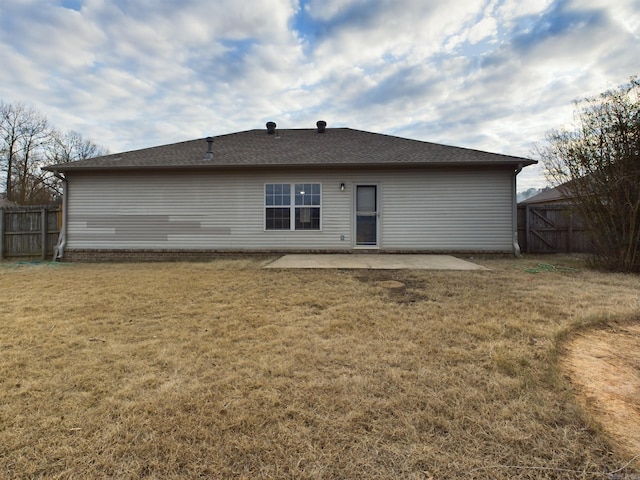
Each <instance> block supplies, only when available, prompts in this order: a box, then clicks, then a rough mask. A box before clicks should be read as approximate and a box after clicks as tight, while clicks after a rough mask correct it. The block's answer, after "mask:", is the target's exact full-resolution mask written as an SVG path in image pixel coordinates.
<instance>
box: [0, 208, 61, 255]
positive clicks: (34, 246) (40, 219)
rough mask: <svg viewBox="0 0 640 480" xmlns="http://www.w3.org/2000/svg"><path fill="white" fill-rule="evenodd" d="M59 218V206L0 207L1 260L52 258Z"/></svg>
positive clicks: (58, 229) (56, 241) (58, 231)
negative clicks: (10, 258) (11, 258)
mask: <svg viewBox="0 0 640 480" xmlns="http://www.w3.org/2000/svg"><path fill="white" fill-rule="evenodd" d="M61 220H62V209H61V207H60V206H59V205H53V206H51V205H50V206H38V207H8V208H0V260H2V259H4V258H9V257H41V258H42V259H43V260H44V259H47V258H53V250H54V248H55V246H56V244H57V243H58V235H59V233H60V225H61Z"/></svg>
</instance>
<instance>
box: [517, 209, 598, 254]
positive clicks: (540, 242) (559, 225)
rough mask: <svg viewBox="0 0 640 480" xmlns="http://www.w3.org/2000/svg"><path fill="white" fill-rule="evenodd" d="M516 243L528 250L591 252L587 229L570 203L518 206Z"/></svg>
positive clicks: (524, 250)
mask: <svg viewBox="0 0 640 480" xmlns="http://www.w3.org/2000/svg"><path fill="white" fill-rule="evenodd" d="M518 243H519V244H520V248H521V250H522V251H523V252H527V253H587V252H591V251H592V248H591V242H590V240H589V232H588V231H587V229H586V227H585V225H584V222H583V221H582V220H581V219H580V218H579V217H577V216H576V215H575V213H573V212H572V210H571V207H570V206H569V205H524V206H522V205H520V206H518Z"/></svg>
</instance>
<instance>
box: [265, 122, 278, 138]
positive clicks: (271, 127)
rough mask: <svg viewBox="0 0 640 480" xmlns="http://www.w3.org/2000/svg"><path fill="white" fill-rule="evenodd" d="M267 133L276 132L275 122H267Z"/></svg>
mask: <svg viewBox="0 0 640 480" xmlns="http://www.w3.org/2000/svg"><path fill="white" fill-rule="evenodd" d="M267 133H268V134H269V135H273V134H274V133H276V122H267Z"/></svg>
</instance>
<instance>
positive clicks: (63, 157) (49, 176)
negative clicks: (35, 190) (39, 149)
mask: <svg viewBox="0 0 640 480" xmlns="http://www.w3.org/2000/svg"><path fill="white" fill-rule="evenodd" d="M108 153H109V151H108V149H106V148H105V147H102V146H100V145H97V144H96V143H94V142H93V141H92V140H88V139H85V138H83V137H82V135H81V134H80V133H78V132H76V131H74V130H69V131H67V132H65V133H61V132H59V131H54V132H53V134H52V138H51V142H50V143H49V144H48V145H47V149H46V152H45V154H46V164H47V165H55V164H58V163H67V162H75V161H78V160H86V159H87V158H93V157H99V156H101V155H106V154H108ZM40 179H41V183H42V184H43V185H45V186H46V188H48V189H49V190H50V192H51V194H52V195H53V196H54V197H58V198H59V197H60V195H61V194H62V191H61V184H60V180H59V179H58V178H57V177H56V176H55V175H53V173H52V172H47V171H45V170H41V175H40Z"/></svg>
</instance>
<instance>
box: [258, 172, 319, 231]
mask: <svg viewBox="0 0 640 480" xmlns="http://www.w3.org/2000/svg"><path fill="white" fill-rule="evenodd" d="M304 183H306V184H312V185H320V205H296V204H295V203H296V200H295V198H296V190H295V187H296V184H304ZM267 185H289V186H290V187H291V190H290V191H291V194H290V195H291V200H293V202H291V204H290V205H267ZM323 202H324V194H323V189H322V182H313V181H312V182H308V181H295V182H277V181H273V182H265V183H264V185H263V188H262V203H263V206H262V228H263V231H265V232H321V231H322V204H323ZM296 207H302V208H304V207H309V208H319V209H320V227H319V228H318V229H307V230H296ZM267 208H288V209H289V218H290V220H289V229H288V230H285V229H282V230H276V229H268V228H267Z"/></svg>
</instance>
